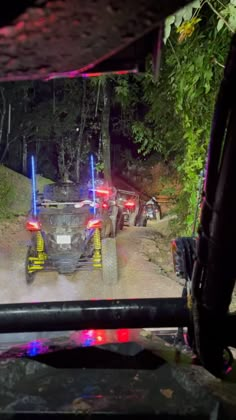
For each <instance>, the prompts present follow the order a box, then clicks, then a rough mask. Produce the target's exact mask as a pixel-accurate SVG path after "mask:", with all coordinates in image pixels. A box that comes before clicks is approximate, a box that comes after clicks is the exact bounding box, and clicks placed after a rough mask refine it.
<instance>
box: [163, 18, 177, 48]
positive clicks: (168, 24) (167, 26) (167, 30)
mask: <svg viewBox="0 0 236 420" xmlns="http://www.w3.org/2000/svg"><path fill="white" fill-rule="evenodd" d="M174 21H175V16H174V15H171V16H168V18H167V19H166V21H165V33H164V43H165V44H166V41H167V39H168V38H169V36H170V32H171V26H172V24H173V23H174Z"/></svg>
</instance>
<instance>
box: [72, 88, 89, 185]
mask: <svg viewBox="0 0 236 420" xmlns="http://www.w3.org/2000/svg"><path fill="white" fill-rule="evenodd" d="M86 93H87V91H86V80H83V96H82V106H81V118H80V127H79V135H78V137H77V142H76V157H75V176H76V182H79V180H80V164H81V154H82V149H83V142H84V130H85V125H86V120H87V109H86Z"/></svg>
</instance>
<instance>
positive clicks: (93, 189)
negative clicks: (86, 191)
mask: <svg viewBox="0 0 236 420" xmlns="http://www.w3.org/2000/svg"><path fill="white" fill-rule="evenodd" d="M90 164H91V178H92V192H93V213H94V214H96V208H95V204H96V192H95V178H94V158H93V155H91V156H90Z"/></svg>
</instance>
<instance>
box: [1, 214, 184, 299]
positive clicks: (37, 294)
mask: <svg viewBox="0 0 236 420" xmlns="http://www.w3.org/2000/svg"><path fill="white" fill-rule="evenodd" d="M166 223H167V222H165V221H161V222H159V223H156V224H155V225H153V224H152V225H150V226H148V227H146V228H136V227H135V228H125V229H124V230H123V231H122V232H121V233H120V234H119V235H118V237H117V250H118V263H119V283H118V284H117V285H114V286H110V285H107V284H104V283H103V281H102V276H101V272H100V271H82V272H77V273H75V274H73V275H71V276H64V275H59V274H58V273H56V272H50V273H49V272H47V273H45V272H44V273H38V274H37V275H36V278H35V281H34V282H33V284H31V285H27V284H26V281H25V255H26V247H27V242H28V241H29V236H28V233H27V232H25V230H24V219H22V220H18V221H17V222H14V223H7V224H5V225H0V234H1V239H0V288H1V294H0V303H19V302H43V301H63V300H86V299H109V298H110V299H122V298H153V297H168V296H169V297H177V296H180V295H181V289H182V288H181V286H180V285H178V284H177V283H176V282H175V280H174V276H173V273H172V264H171V256H170V253H169V245H168V243H167V242H168V241H167V240H166V238H165V229H166V227H165V224H166ZM163 231H164V234H163ZM6 232H7V235H6Z"/></svg>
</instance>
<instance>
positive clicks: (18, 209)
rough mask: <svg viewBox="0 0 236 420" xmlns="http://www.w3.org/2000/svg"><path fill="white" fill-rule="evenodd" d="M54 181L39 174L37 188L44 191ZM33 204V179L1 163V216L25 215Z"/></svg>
mask: <svg viewBox="0 0 236 420" xmlns="http://www.w3.org/2000/svg"><path fill="white" fill-rule="evenodd" d="M51 182H52V181H51V180H49V179H47V178H43V177H42V176H37V189H38V190H39V191H42V189H43V187H44V185H45V184H49V183H51ZM30 204H31V180H30V179H29V178H27V177H25V176H23V175H21V174H19V173H17V172H15V171H13V170H11V169H9V168H7V167H5V166H3V165H0V217H1V218H7V217H10V216H14V215H16V216H17V215H25V214H26V213H27V212H28V210H29V208H30Z"/></svg>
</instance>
